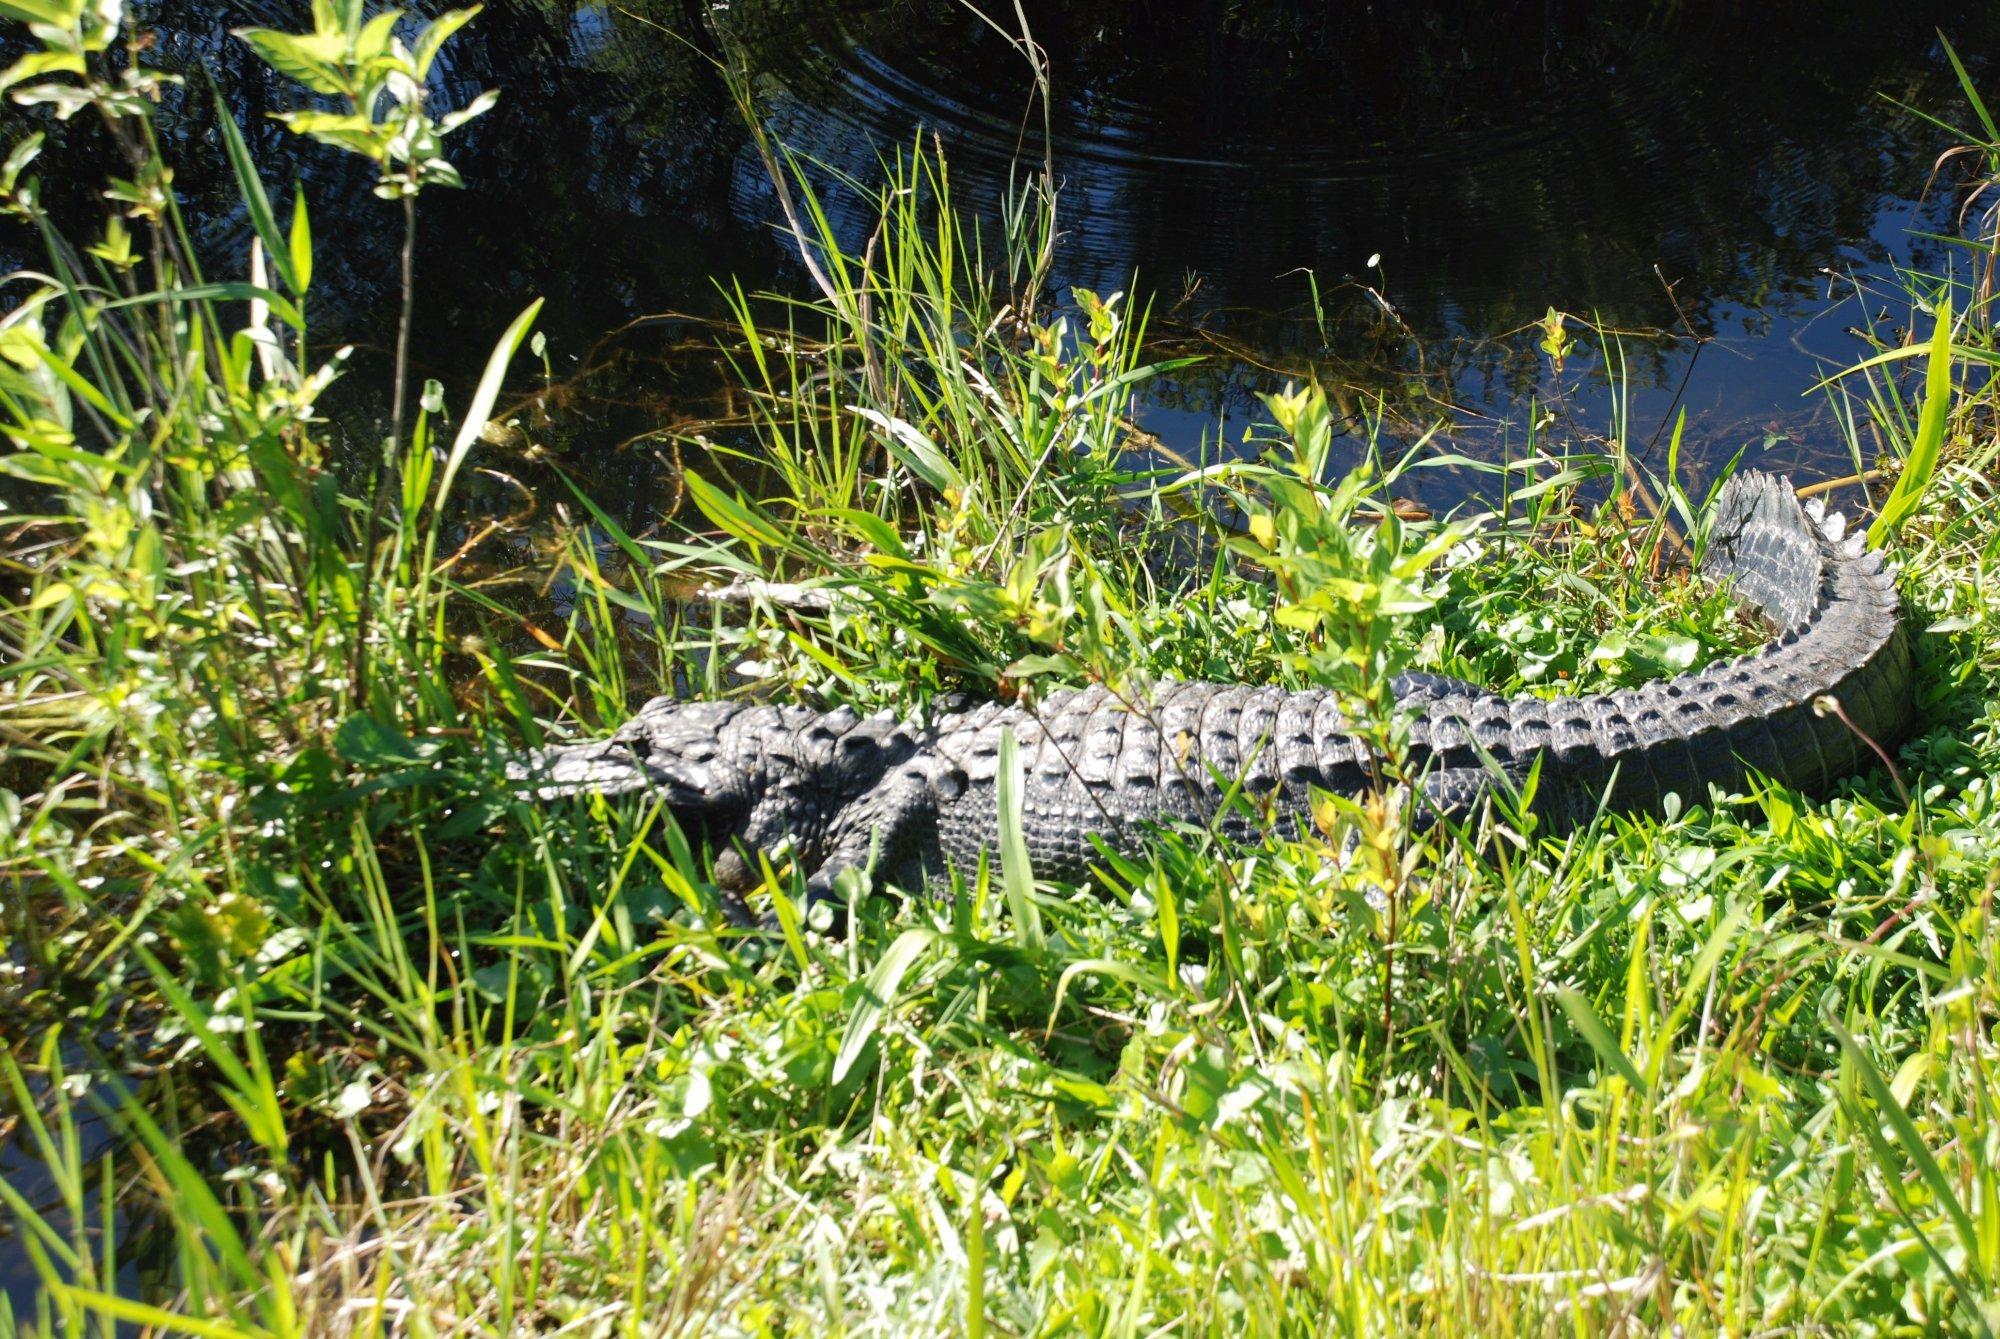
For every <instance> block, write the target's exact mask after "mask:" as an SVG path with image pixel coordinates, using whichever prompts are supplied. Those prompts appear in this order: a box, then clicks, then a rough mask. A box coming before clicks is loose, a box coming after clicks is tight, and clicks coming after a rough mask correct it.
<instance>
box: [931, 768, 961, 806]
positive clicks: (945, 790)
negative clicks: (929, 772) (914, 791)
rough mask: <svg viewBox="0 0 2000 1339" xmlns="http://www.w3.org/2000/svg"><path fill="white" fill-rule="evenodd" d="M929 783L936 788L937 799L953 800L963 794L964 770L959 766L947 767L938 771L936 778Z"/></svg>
mask: <svg viewBox="0 0 2000 1339" xmlns="http://www.w3.org/2000/svg"><path fill="white" fill-rule="evenodd" d="M931 785H932V786H934V787H935V788H936V789H937V794H938V798H939V799H941V800H955V799H957V798H958V797H959V796H961V795H963V794H965V785H966V776H965V770H964V769H963V768H960V767H952V768H948V769H946V770H945V771H943V772H940V773H938V775H937V777H936V779H935V780H933V781H932V782H931Z"/></svg>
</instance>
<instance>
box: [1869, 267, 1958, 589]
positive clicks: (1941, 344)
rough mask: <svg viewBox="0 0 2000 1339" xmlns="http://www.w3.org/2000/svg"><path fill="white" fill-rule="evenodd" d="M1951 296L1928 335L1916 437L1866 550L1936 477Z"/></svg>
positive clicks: (1945, 413)
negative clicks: (1928, 352)
mask: <svg viewBox="0 0 2000 1339" xmlns="http://www.w3.org/2000/svg"><path fill="white" fill-rule="evenodd" d="M1951 354H1952V348H1951V296H1950V294H1948V293H1947V294H1946V295H1945V299H1944V301H1943V302H1941V303H1939V304H1938V317H1937V329H1936V330H1934V331H1932V333H1931V350H1930V362H1929V364H1928V365H1927V366H1926V368H1925V369H1924V403H1923V408H1922V409H1921V410H1920V411H1919V412H1918V414H1917V436H1916V440H1915V441H1913V442H1911V443H1910V453H1909V455H1907V456H1905V457H1904V458H1903V472H1902V474H1900V475H1899V476H1897V479H1896V486H1895V487H1894V488H1893V489H1891V490H1890V492H1889V500H1888V501H1887V502H1884V503H1883V504H1882V514H1881V515H1879V516H1877V517H1876V518H1875V524H1873V525H1871V526H1869V527H1868V546H1869V547H1870V548H1878V549H1879V548H1881V547H1882V545H1883V544H1885V543H1887V542H1888V541H1889V540H1891V539H1893V538H1894V537H1895V535H1896V532H1897V531H1898V530H1900V529H1902V526H1903V522H1904V521H1906V520H1908V519H1909V516H1910V513H1911V512H1913V511H1915V510H1916V509H1917V504H1918V503H1919V502H1921V501H1923V496H1924V491H1925V490H1926V489H1927V488H1929V487H1930V483H1931V477H1932V476H1933V475H1935V474H1936V473H1937V467H1938V458H1939V456H1940V455H1941V453H1942V451H1943V449H1944V430H1945V423H1946V420H1947V418H1948V417H1949V415H1950V411H1951Z"/></svg>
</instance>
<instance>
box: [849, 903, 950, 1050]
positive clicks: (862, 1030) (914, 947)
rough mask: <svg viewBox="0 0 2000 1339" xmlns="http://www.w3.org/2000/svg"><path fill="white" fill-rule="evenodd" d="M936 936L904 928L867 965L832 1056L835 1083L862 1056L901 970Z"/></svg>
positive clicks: (890, 1001) (892, 998) (899, 980)
mask: <svg viewBox="0 0 2000 1339" xmlns="http://www.w3.org/2000/svg"><path fill="white" fill-rule="evenodd" d="M936 938H937V931H935V930H905V931H903V933H902V934H900V935H898V936H896V942H895V943H893V944H891V945H889V951H888V952H887V953H884V954H883V955H882V958H881V960H880V961H879V962H877V963H876V964H875V966H874V967H872V968H870V969H869V972H868V977H867V979H866V980H864V981H863V982H862V983H861V998H860V999H858V1000H856V1001H855V1002H854V1012H853V1013H851V1014H849V1015H848V1017H847V1031H846V1032H845V1033H844V1034H843V1035H842V1036H841V1039H840V1052H839V1054H838V1055H836V1056H835V1057H834V1061H833V1081H834V1082H835V1083H839V1082H840V1081H841V1080H842V1079H844V1078H846V1077H847V1071H848V1070H850V1069H852V1068H853V1067H854V1062H855V1061H856V1060H858V1059H860V1058H861V1052H862V1050H863V1049H864V1048H866V1047H867V1045H868V1039H869V1038H870V1037H873V1036H874V1035H875V1029H876V1028H877V1027H879V1026H881V1023H882V1015H883V1014H885V1013H887V1012H888V1010H889V1006H890V1005H892V1004H894V1003H895V1002H896V990H897V988H898V987H900V986H901V985H902V984H903V974H904V973H905V972H907V971H909V970H910V966H911V964H913V963H915V962H916V960H917V958H918V957H919V956H921V955H922V953H923V951H924V950H925V949H927V948H929V947H930V946H931V943H932V942H933V941H934V940H935V939H936Z"/></svg>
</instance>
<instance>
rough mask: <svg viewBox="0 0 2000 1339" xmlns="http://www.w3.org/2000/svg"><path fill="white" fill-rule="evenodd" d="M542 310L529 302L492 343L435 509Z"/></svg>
mask: <svg viewBox="0 0 2000 1339" xmlns="http://www.w3.org/2000/svg"><path fill="white" fill-rule="evenodd" d="M541 310H542V300H541V299H540V298H536V299H535V300H534V301H533V302H530V303H529V304H528V305H527V307H526V308H525V309H524V310H523V311H522V312H521V314H520V315H519V316H516V317H515V318H514V323H513V324H512V325H510V326H508V327H507V333H506V334H504V335H502V336H500V342H499V343H498V344H496V345H494V346H493V352H492V354H491V355H489V356H488V357H487V359H486V370H485V371H484V372H482V373H480V375H479V385H478V386H477V387H476V388H475V389H474V390H473V392H472V403H471V404H469V405H467V406H466V407H465V418H464V419H463V420H462V421H461V422H460V423H459V425H458V436H457V437H456V438H454V439H453V440H452V444H451V454H450V455H449V456H446V457H445V462H444V474H443V476H442V477H441V478H439V480H438V490H437V501H436V503H434V504H433V505H434V506H435V507H436V509H437V511H438V512H442V511H443V510H444V503H445V499H446V498H447V497H449V496H451V484H452V480H454V479H456V478H457V477H458V467H459V466H460V465H463V464H464V463H465V457H466V456H467V454H469V453H470V452H471V450H472V444H473V443H474V442H476V441H478V440H479V434H480V433H482V432H485V431H486V424H487V421H488V420H489V419H490V418H491V416H492V414H493V402H494V401H495V400H497V399H498V398H499V397H500V383H501V382H503V381H505V380H506V379H507V365H508V364H509V363H511V362H513V361H514V354H515V352H516V351H518V350H519V349H520V347H521V342H522V341H523V340H525V339H527V337H528V328H529V327H530V326H532V325H533V324H534V323H535V317H536V316H537V315H539V314H540V312H541Z"/></svg>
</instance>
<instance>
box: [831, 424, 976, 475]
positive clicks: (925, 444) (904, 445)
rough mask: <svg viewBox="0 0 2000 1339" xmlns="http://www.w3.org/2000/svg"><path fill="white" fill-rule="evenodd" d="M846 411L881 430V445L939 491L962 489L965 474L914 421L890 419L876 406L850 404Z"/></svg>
mask: <svg viewBox="0 0 2000 1339" xmlns="http://www.w3.org/2000/svg"><path fill="white" fill-rule="evenodd" d="M847 412H848V413H850V414H853V415H854V416H855V417H856V418H859V419H863V420H865V421H867V422H869V423H872V424H874V425H875V426H876V427H877V428H880V429H881V430H882V442H883V445H885V446H887V447H888V448H889V454H890V455H892V456H894V457H895V458H896V459H897V460H899V461H901V462H902V464H903V466H904V467H905V468H906V469H908V470H909V471H910V473H912V474H914V475H916V476H917V477H918V478H919V479H922V480H923V481H924V482H925V483H926V484H929V485H930V486H931V487H932V488H934V489H936V490H937V491H938V492H940V493H947V492H951V493H958V492H964V491H965V476H964V475H962V474H960V473H959V472H958V467H957V466H955V465H953V464H952V463H951V461H949V460H947V459H946V458H945V454H944V452H943V451H941V450H939V449H938V445H937V443H936V442H933V441H932V440H931V439H930V438H928V437H926V436H924V434H923V433H922V432H920V431H918V429H917V426H916V425H915V424H914V423H910V422H907V421H905V420H903V419H900V418H893V417H891V416H890V415H888V414H885V413H883V412H882V411H881V410H879V409H870V408H868V406H866V405H858V404H851V405H849V406H847Z"/></svg>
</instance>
